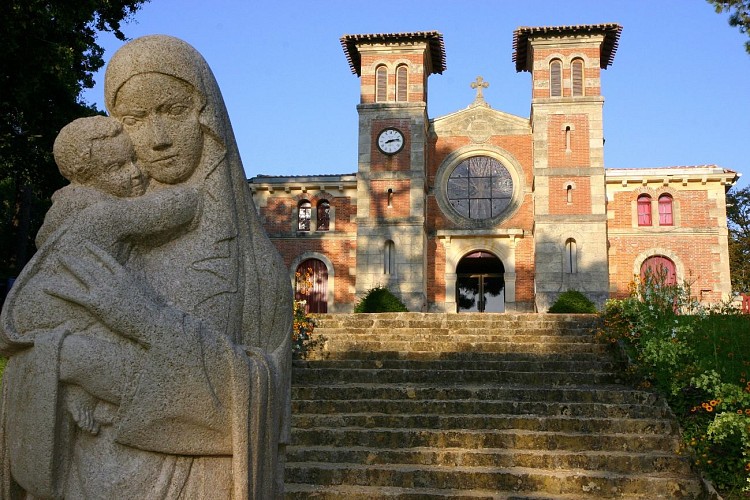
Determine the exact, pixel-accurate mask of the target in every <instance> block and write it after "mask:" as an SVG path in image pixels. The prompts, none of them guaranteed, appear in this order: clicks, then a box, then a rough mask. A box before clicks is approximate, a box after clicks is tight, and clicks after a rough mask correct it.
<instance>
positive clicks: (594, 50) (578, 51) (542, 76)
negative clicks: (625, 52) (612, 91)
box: [532, 47, 601, 98]
mask: <svg viewBox="0 0 750 500" xmlns="http://www.w3.org/2000/svg"><path fill="white" fill-rule="evenodd" d="M580 55H584V56H586V57H588V58H592V59H598V58H599V48H598V47H589V48H580V47H576V48H575V49H567V48H564V47H554V48H542V47H536V48H535V49H534V59H535V60H536V61H542V60H547V58H549V57H559V56H562V61H563V74H562V78H563V82H570V78H571V76H570V61H571V60H572V59H573V58H574V57H575V56H580ZM584 75H585V78H586V83H587V84H586V85H585V86H584V95H600V94H601V88H600V87H599V86H594V87H592V86H589V85H588V84H589V83H590V82H591V80H596V81H597V82H598V81H599V76H600V69H599V68H598V67H596V66H593V67H584ZM549 78H550V75H549V66H546V67H544V68H540V69H537V70H535V71H534V72H533V75H532V79H533V81H535V82H536V81H545V82H549ZM549 93H550V90H549V85H546V86H545V87H544V88H536V85H534V86H533V92H532V97H534V98H545V97H549V96H550V95H549ZM570 93H571V90H570V85H563V97H569V96H570Z"/></svg>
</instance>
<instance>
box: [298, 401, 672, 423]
mask: <svg viewBox="0 0 750 500" xmlns="http://www.w3.org/2000/svg"><path fill="white" fill-rule="evenodd" d="M292 412H293V413H294V414H303V413H311V414H318V415H325V414H337V413H366V412H373V413H383V414H389V415H394V414H404V415H410V414H418V413H427V414H432V415H466V414H482V415H487V414H489V415H492V414H506V415H529V416H532V415H535V416H553V415H561V416H571V417H600V418H646V419H654V418H656V419H658V418H665V417H667V416H668V412H667V410H666V408H665V407H664V406H663V405H655V404H624V403H621V404H608V403H574V402H556V401H522V402H519V401H513V400H485V399H463V400H413V399H358V400H317V399H315V400H294V401H292Z"/></svg>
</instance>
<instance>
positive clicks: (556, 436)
mask: <svg viewBox="0 0 750 500" xmlns="http://www.w3.org/2000/svg"><path fill="white" fill-rule="evenodd" d="M292 443H294V445H295V446H320V445H326V446H337V447H344V448H346V447H351V446H365V447H379V448H414V447H441V448H445V447H448V448H469V449H480V448H506V449H525V450H566V451H570V452H574V451H628V452H650V451H665V452H666V451H672V452H676V451H677V449H678V447H679V441H678V438H677V437H675V436H672V435H660V434H644V435H641V434H632V433H628V434H626V433H601V434H591V433H588V432H554V431H527V430H521V429H448V430H438V429H427V428H422V429H420V428H412V429H391V428H372V429H362V428H355V427H342V428H314V429H299V428H295V429H293V430H292Z"/></svg>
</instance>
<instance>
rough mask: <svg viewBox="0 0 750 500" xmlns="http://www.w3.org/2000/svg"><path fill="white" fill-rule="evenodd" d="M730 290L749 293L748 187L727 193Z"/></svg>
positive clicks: (749, 193) (749, 197)
mask: <svg viewBox="0 0 750 500" xmlns="http://www.w3.org/2000/svg"><path fill="white" fill-rule="evenodd" d="M727 219H728V223H729V265H730V266H731V269H732V290H734V291H735V292H745V293H748V292H750V187H746V188H744V189H740V190H738V191H730V192H729V193H727Z"/></svg>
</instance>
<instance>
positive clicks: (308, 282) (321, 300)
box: [294, 259, 328, 313]
mask: <svg viewBox="0 0 750 500" xmlns="http://www.w3.org/2000/svg"><path fill="white" fill-rule="evenodd" d="M294 300H304V301H306V303H307V304H306V306H305V312H308V313H326V312H328V268H327V267H326V265H325V263H324V262H323V261H321V260H318V259H307V260H304V261H302V262H300V264H299V265H298V266H297V272H296V274H295V280H294Z"/></svg>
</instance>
